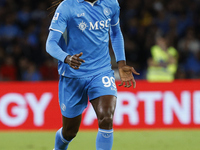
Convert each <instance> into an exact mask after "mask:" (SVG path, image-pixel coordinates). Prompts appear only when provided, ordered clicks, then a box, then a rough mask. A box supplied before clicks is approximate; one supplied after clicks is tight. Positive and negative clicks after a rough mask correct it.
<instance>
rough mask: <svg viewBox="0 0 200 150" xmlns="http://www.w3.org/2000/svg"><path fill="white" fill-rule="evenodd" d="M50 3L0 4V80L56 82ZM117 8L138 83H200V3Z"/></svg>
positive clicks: (160, 1)
mask: <svg viewBox="0 0 200 150" xmlns="http://www.w3.org/2000/svg"><path fill="white" fill-rule="evenodd" d="M52 1H53V0H42V1H41V0H34V1H33V0H0V81H16V80H19V81H39V80H57V79H58V73H57V61H56V60H55V59H53V58H52V57H51V56H49V54H47V53H46V50H45V44H46V39H47V35H48V27H49V24H50V21H51V18H52V16H49V13H50V11H47V8H49V7H50V6H51V3H52ZM119 3H120V6H121V16H120V22H121V29H122V32H123V36H124V39H125V50H126V58H127V63H128V64H129V65H132V66H134V68H135V69H136V70H137V71H138V72H140V73H141V75H140V76H137V77H135V78H136V79H147V80H149V81H173V80H174V79H197V78H200V41H199V39H200V31H199V30H200V28H199V27H200V15H199V14H200V0H119ZM111 57H112V58H113V57H114V54H113V52H112V50H111ZM112 60H113V68H114V69H116V67H117V65H116V63H114V59H112Z"/></svg>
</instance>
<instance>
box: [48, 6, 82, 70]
mask: <svg viewBox="0 0 200 150" xmlns="http://www.w3.org/2000/svg"><path fill="white" fill-rule="evenodd" d="M66 7H67V6H66V5H65V4H64V3H61V4H60V5H59V6H58V8H57V10H56V12H55V15H54V17H53V19H52V21H51V25H50V27H49V30H50V32H49V35H48V38H47V42H46V51H47V52H48V53H49V54H50V55H51V56H52V57H54V58H56V59H58V60H60V61H62V62H64V63H68V64H69V65H70V67H72V68H73V69H79V67H80V65H81V63H82V62H85V61H84V60H82V59H80V58H79V57H80V56H82V53H80V54H75V55H73V56H70V55H69V54H68V53H66V52H65V51H63V50H62V48H61V47H60V46H59V41H60V38H61V36H62V34H63V33H64V31H65V30H66V28H67V20H68V18H69V16H68V15H69V12H68V11H67V10H66Z"/></svg>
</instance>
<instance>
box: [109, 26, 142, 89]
mask: <svg viewBox="0 0 200 150" xmlns="http://www.w3.org/2000/svg"><path fill="white" fill-rule="evenodd" d="M110 37H111V42H112V47H113V51H114V53H115V58H116V61H117V63H118V69H119V75H120V79H121V84H119V86H122V85H123V84H125V85H124V87H131V86H132V83H133V87H134V88H135V87H136V82H135V79H134V77H133V74H136V75H140V74H139V73H138V72H136V71H135V69H134V68H133V67H131V66H128V65H126V59H125V51H124V39H123V35H122V32H121V29H120V26H119V24H117V25H115V26H111V30H110Z"/></svg>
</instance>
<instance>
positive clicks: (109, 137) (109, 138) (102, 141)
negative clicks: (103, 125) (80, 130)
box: [96, 129, 113, 150]
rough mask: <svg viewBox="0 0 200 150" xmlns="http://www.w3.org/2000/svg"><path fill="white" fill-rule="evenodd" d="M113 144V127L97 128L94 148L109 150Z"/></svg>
mask: <svg viewBox="0 0 200 150" xmlns="http://www.w3.org/2000/svg"><path fill="white" fill-rule="evenodd" d="M112 145H113V129H111V130H105V129H99V131H98V133H97V139H96V150H111V149H112Z"/></svg>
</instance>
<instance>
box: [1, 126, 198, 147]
mask: <svg viewBox="0 0 200 150" xmlns="http://www.w3.org/2000/svg"><path fill="white" fill-rule="evenodd" d="M55 132H56V131H23V132H19V131H17V132H13V131H9V132H0V150H53V146H54V136H55ZM95 140H96V132H95V131H80V132H79V133H78V135H77V137H76V138H75V139H74V140H73V141H72V142H71V143H70V145H69V148H68V149H69V150H95ZM113 150H200V130H127V131H115V132H114V144H113Z"/></svg>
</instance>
